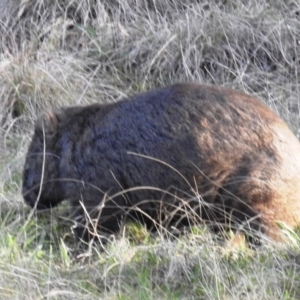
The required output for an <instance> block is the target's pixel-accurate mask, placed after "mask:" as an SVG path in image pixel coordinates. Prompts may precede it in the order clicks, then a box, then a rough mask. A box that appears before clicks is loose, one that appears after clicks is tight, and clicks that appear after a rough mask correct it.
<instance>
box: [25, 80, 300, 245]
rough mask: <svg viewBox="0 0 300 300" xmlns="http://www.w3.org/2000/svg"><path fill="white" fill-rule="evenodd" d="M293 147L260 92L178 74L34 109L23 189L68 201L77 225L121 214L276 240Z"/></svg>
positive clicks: (295, 199)
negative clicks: (133, 91) (167, 82)
mask: <svg viewBox="0 0 300 300" xmlns="http://www.w3.org/2000/svg"><path fill="white" fill-rule="evenodd" d="M299 154H300V144H299V142H298V140H297V138H296V137H295V136H294V135H293V134H292V132H291V131H290V130H289V129H288V127H287V125H286V124H285V122H284V121H283V120H281V119H280V118H279V117H278V116H277V115H276V114H275V113H273V112H272V111H271V110H270V109H269V108H268V107H267V106H266V105H264V104H263V103H262V102H261V101H259V100H257V99H255V98H252V97H250V96H248V95H246V94H244V93H241V92H237V91H233V90H229V89H225V88H221V87H216V86H205V85H200V84H196V83H182V84H175V85H172V86H169V87H164V88H160V89H156V90H153V91H149V92H146V93H142V94H139V95H136V96H133V97H131V98H128V99H124V100H122V101H120V102H117V103H110V104H93V105H89V106H76V107H64V108H61V109H60V110H58V111H54V112H50V111H48V112H45V113H44V114H42V115H41V117H40V118H39V119H38V120H37V121H36V125H35V131H34V135H33V138H32V141H31V144H30V146H29V150H28V153H27V157H26V163H25V167H24V174H23V189H22V193H23V196H24V199H25V201H26V203H28V204H29V205H30V206H32V207H37V208H38V209H42V208H50V207H54V206H56V205H57V204H59V203H60V202H61V201H63V200H68V201H70V203H71V204H72V207H74V211H76V220H77V221H78V220H79V219H80V220H81V223H82V228H84V227H85V223H84V220H87V222H88V223H90V224H91V223H92V224H93V226H94V227H93V226H91V225H90V226H91V227H90V228H94V229H95V228H96V229H97V230H98V231H99V232H117V231H118V229H119V228H120V226H121V224H123V222H124V221H125V220H127V219H136V220H138V221H139V222H142V223H143V224H145V225H146V226H156V227H157V228H170V226H180V225H187V224H197V223H198V222H207V223H208V224H211V225H214V226H217V227H218V226H220V227H221V228H224V227H226V226H233V224H235V226H238V227H239V229H240V230H246V231H254V232H257V231H259V232H263V233H264V234H266V235H268V236H269V237H271V238H273V239H275V240H280V239H282V235H281V232H280V230H279V229H278V227H277V225H276V221H282V222H285V223H286V224H287V225H289V226H291V227H294V226H296V225H297V224H298V223H299V221H300V156H299ZM153 224H154V225H153ZM90 232H91V230H90ZM81 233H82V232H81V231H80V234H81Z"/></svg>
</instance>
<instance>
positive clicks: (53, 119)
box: [36, 110, 58, 135]
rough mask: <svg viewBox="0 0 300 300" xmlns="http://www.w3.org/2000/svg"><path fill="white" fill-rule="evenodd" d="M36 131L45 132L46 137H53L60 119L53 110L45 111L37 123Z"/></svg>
mask: <svg viewBox="0 0 300 300" xmlns="http://www.w3.org/2000/svg"><path fill="white" fill-rule="evenodd" d="M36 129H38V130H40V131H43V130H44V132H45V134H46V135H53V134H55V133H56V131H57V129H58V118H57V116H56V115H55V114H54V112H53V111H51V110H46V111H44V112H43V113H42V114H41V115H40V117H39V118H38V119H37V121H36Z"/></svg>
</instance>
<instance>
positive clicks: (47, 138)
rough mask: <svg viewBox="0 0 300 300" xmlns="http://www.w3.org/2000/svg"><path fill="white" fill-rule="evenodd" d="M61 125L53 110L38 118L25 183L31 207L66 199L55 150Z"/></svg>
mask: <svg viewBox="0 0 300 300" xmlns="http://www.w3.org/2000/svg"><path fill="white" fill-rule="evenodd" d="M58 126H59V122H58V118H57V116H56V115H55V114H54V113H52V112H51V111H46V112H44V113H43V114H42V115H41V116H40V117H39V118H38V119H37V121H36V124H35V130H34V135H33V137H32V141H31V144H30V146H29V149H28V152H27V156H26V161H25V166H24V171H23V187H22V194H23V197H24V200H25V202H26V203H27V204H29V205H30V206H31V207H35V206H36V207H37V208H39V209H42V208H49V207H54V206H55V205H57V204H58V203H59V202H60V201H62V200H63V199H62V194H61V193H60V191H59V183H58V180H57V173H58V169H57V165H58V161H59V156H57V154H55V152H54V151H55V150H54V144H55V140H56V135H57V131H58Z"/></svg>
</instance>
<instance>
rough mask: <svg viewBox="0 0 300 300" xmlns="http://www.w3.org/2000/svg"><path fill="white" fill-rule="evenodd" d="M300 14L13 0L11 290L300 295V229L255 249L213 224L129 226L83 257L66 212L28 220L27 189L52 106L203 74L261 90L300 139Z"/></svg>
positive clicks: (6, 294)
mask: <svg viewBox="0 0 300 300" xmlns="http://www.w3.org/2000/svg"><path fill="white" fill-rule="evenodd" d="M299 19H300V4H299V1H296V0H290V1H268V0H258V1H242V0H240V1H235V2H232V1H225V0H223V1H222V0H219V1H218V0H214V1H192V0H183V1H179V0H167V1H154V0H140V1H136V0H135V1H134V0H124V1H119V0H113V1H100V0H98V1H92V0H72V1H62V0H18V1H17V0H15V1H12V0H2V1H1V3H0V32H1V35H0V36H1V37H0V38H1V48H0V86H1V89H0V126H1V127H0V135H1V143H0V202H1V207H0V209H1V221H0V261H1V262H0V298H1V299H255V300H257V299H285V300H291V299H300V289H299V286H300V277H299V274H300V260H299V257H300V242H299V239H297V236H293V238H292V240H293V243H292V242H291V245H290V246H289V247H285V248H279V249H278V247H274V245H272V244H271V243H270V242H267V241H266V242H265V243H264V244H263V245H262V246H261V247H260V248H258V249H255V250H251V249H250V248H249V247H248V246H247V245H246V244H245V243H244V242H243V241H239V242H237V243H235V239H233V241H234V242H232V243H228V244H222V242H220V241H219V240H218V238H217V237H216V236H212V235H211V234H210V233H209V232H207V230H206V229H205V228H203V229H202V228H195V229H193V230H192V232H191V233H189V234H187V236H186V237H181V238H174V239H173V240H167V239H164V238H163V237H159V238H155V237H152V236H149V235H148V233H145V231H144V230H143V229H142V228H135V229H134V230H133V233H132V231H131V230H132V228H131V227H130V226H128V227H126V228H125V229H126V230H125V233H124V236H123V237H121V238H118V239H116V240H112V241H111V242H110V243H108V245H107V246H106V247H105V249H104V250H102V251H100V250H99V247H92V248H91V249H90V251H89V252H87V253H81V255H80V256H79V257H78V253H76V254H75V253H74V252H73V251H72V249H73V246H74V245H73V243H72V238H71V237H70V229H69V228H70V227H69V224H68V225H64V223H63V222H61V221H60V220H61V215H60V217H58V216H57V214H59V212H57V211H56V212H53V214H55V215H52V216H51V217H50V218H49V217H48V218H47V217H44V218H39V220H36V219H35V218H33V219H30V220H28V209H26V208H23V205H22V199H21V196H20V185H21V172H22V165H23V161H24V156H25V152H26V147H27V145H28V142H29V137H30V134H31V132H32V125H33V122H34V120H35V118H36V116H37V114H39V113H40V111H41V110H43V109H44V108H46V107H47V108H49V107H58V106H62V105H71V104H85V103H91V102H95V101H96V102H111V101H117V100H119V99H120V98H122V97H124V96H126V95H130V94H132V93H134V92H137V91H141V90H147V89H150V88H152V87H157V86H162V85H166V84H170V83H173V82H178V81H181V82H183V81H198V82H203V83H212V84H220V85H224V86H228V87H232V88H237V89H240V90H244V91H247V92H249V93H251V94H252V95H257V96H259V97H260V98H262V99H263V100H264V101H265V102H266V103H267V104H268V105H270V106H271V107H272V108H273V109H274V110H275V111H276V112H277V113H278V114H279V115H280V116H282V117H283V118H284V119H285V120H286V121H287V122H288V124H289V125H290V127H291V128H292V130H293V131H294V132H295V133H296V134H298V133H299V129H300V118H299V104H300V103H299V94H300V78H299V68H300V51H299V49H300V27H299ZM24 224H25V225H26V226H25V227H24ZM292 240H291V241H292ZM232 245H235V246H232ZM68 247H70V248H71V250H69V249H68Z"/></svg>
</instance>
